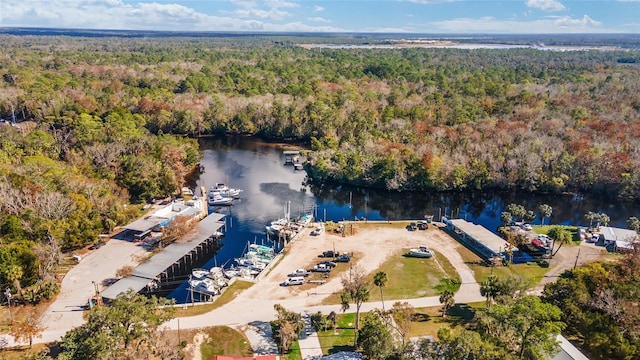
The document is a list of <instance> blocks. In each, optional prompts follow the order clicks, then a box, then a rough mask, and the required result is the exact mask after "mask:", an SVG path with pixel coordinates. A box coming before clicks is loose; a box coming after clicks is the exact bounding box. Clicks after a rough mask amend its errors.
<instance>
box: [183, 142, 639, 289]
mask: <svg viewBox="0 0 640 360" xmlns="http://www.w3.org/2000/svg"><path fill="white" fill-rule="evenodd" d="M200 144H201V148H202V149H203V151H204V157H203V159H202V162H201V164H202V165H203V166H204V168H205V172H204V173H203V174H200V175H199V177H197V178H195V179H193V180H192V186H196V185H197V186H198V187H200V186H204V187H205V188H207V189H208V188H209V187H210V186H211V185H213V184H215V183H217V182H225V183H227V184H228V185H229V186H230V187H234V188H240V189H243V190H244V191H243V193H242V198H241V199H239V200H236V201H234V204H233V205H232V206H230V207H223V208H218V209H211V210H215V211H218V212H223V213H225V214H228V215H229V216H227V220H226V221H227V232H226V236H225V237H224V246H223V248H222V249H221V250H220V251H219V252H218V254H217V255H216V257H215V258H214V259H211V260H210V261H209V262H208V263H207V264H206V265H205V267H212V266H214V264H218V265H221V264H232V263H233V259H234V258H235V257H239V256H241V255H242V253H243V251H244V249H245V247H246V244H247V242H257V243H260V244H264V245H268V246H274V247H279V246H281V245H279V244H274V243H273V242H272V241H271V239H269V238H267V236H266V232H265V225H267V224H268V223H269V222H270V221H272V220H275V219H278V218H281V217H282V216H283V214H284V211H285V206H286V204H287V203H289V204H290V209H291V216H298V215H300V214H302V213H305V212H308V211H313V212H314V215H315V216H316V217H317V218H318V219H320V220H332V221H341V220H353V219H355V218H358V219H360V218H367V219H369V220H400V219H422V218H423V217H424V215H434V216H435V218H436V219H439V218H440V217H441V216H444V215H447V216H451V217H459V218H464V219H466V220H469V221H473V222H475V223H477V224H480V225H483V226H485V227H486V228H488V229H489V230H492V231H495V230H496V229H497V227H498V226H499V225H500V214H501V213H502V212H503V211H504V209H505V208H506V206H507V205H508V204H511V203H516V204H521V205H524V206H525V208H527V209H528V210H533V211H534V212H536V213H537V207H538V206H539V205H540V204H548V205H551V206H552V207H553V214H552V216H551V219H550V221H551V223H553V224H574V225H587V224H588V222H587V221H586V220H585V219H584V214H586V213H587V212H589V211H593V212H604V213H606V214H608V215H609V217H610V218H611V223H610V224H611V225H612V226H619V227H626V220H627V219H628V218H629V217H630V216H640V206H638V204H634V203H624V202H620V201H617V200H615V199H609V198H603V197H593V196H592V197H587V196H585V197H576V196H574V195H532V194H528V193H527V194H523V193H517V192H495V191H483V192H468V193H443V192H389V191H383V190H376V189H362V188H356V187H349V186H340V185H330V184H324V185H322V186H317V185H306V184H305V180H306V179H305V177H306V175H305V173H304V171H296V170H294V169H293V167H292V166H291V165H288V166H286V165H284V156H283V155H282V151H283V150H285V149H287V148H286V147H285V146H283V145H278V144H270V143H265V142H260V141H257V140H254V139H251V138H244V137H232V138H212V139H205V140H201V142H200ZM196 194H199V190H197V191H196ZM539 222H540V220H539V219H537V220H536V223H539ZM546 222H547V223H548V222H549V219H546ZM181 291H182V292H181ZM185 293H186V292H185V291H184V287H183V288H181V289H179V290H178V291H177V292H174V294H172V296H171V297H174V298H176V300H177V301H184V294H185Z"/></svg>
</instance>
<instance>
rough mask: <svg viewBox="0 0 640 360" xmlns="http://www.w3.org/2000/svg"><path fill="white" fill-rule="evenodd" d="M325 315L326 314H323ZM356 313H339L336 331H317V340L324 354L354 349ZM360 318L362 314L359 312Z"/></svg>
mask: <svg viewBox="0 0 640 360" xmlns="http://www.w3.org/2000/svg"><path fill="white" fill-rule="evenodd" d="M324 315H327V314H324ZM355 319H356V314H339V315H338V326H337V327H336V332H335V333H334V332H333V329H329V330H327V331H320V332H318V340H320V347H322V353H323V354H324V355H328V354H335V353H337V352H340V351H354V347H353V341H354V334H355V332H354V329H353V327H354V326H355V321H356V320H355ZM360 319H362V314H360Z"/></svg>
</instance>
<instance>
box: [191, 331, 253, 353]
mask: <svg viewBox="0 0 640 360" xmlns="http://www.w3.org/2000/svg"><path fill="white" fill-rule="evenodd" d="M204 331H205V332H206V334H207V335H209V337H208V338H207V339H206V340H205V341H204V342H203V343H202V345H201V346H200V353H201V354H202V359H209V358H211V357H213V356H215V355H225V356H233V357H243V356H251V355H253V349H252V348H251V344H249V340H247V337H246V336H244V334H242V333H241V332H238V331H236V330H234V329H232V328H230V327H228V326H214V327H210V328H206V329H204Z"/></svg>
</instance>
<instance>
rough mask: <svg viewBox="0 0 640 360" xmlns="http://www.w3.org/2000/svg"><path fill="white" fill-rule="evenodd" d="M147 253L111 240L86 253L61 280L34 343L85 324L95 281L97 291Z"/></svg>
mask: <svg viewBox="0 0 640 360" xmlns="http://www.w3.org/2000/svg"><path fill="white" fill-rule="evenodd" d="M146 253H147V251H146V250H144V249H143V248H142V247H140V246H137V245H136V244H133V243H130V242H127V241H121V240H116V239H111V240H109V241H108V242H107V243H106V244H105V245H104V246H102V247H101V248H99V249H97V250H93V251H92V252H90V253H89V254H87V255H85V256H84V257H83V258H82V260H81V261H80V263H79V264H77V265H76V266H74V267H73V268H71V270H69V272H68V273H67V274H66V275H65V277H64V279H62V284H61V290H60V294H58V296H57V298H56V300H55V301H54V302H53V303H51V305H49V307H48V308H47V310H46V311H45V313H44V314H43V317H42V324H43V325H44V326H46V329H45V331H44V332H43V333H42V338H38V339H34V343H49V342H53V341H58V340H60V339H61V338H62V336H63V335H64V334H65V333H66V332H67V331H69V330H70V329H73V328H74V327H77V326H80V325H82V324H83V323H84V319H83V318H82V314H83V311H82V310H83V307H84V306H85V305H86V304H87V302H88V300H89V298H90V297H92V296H94V295H95V291H96V288H95V286H94V282H95V283H96V285H97V286H98V290H99V291H102V290H103V288H104V286H102V282H103V281H104V280H105V279H108V278H112V277H115V273H116V271H118V269H120V268H122V267H123V266H125V265H130V264H132V263H134V262H135V258H136V257H138V256H143V255H145V254H146ZM122 254H127V256H123V255H122ZM6 339H7V340H8V343H9V344H8V346H15V345H18V344H15V343H14V341H13V338H12V337H10V336H7V337H6Z"/></svg>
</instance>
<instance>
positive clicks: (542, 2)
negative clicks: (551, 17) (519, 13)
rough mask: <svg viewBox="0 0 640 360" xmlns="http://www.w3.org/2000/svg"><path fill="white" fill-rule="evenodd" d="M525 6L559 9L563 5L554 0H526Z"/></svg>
mask: <svg viewBox="0 0 640 360" xmlns="http://www.w3.org/2000/svg"><path fill="white" fill-rule="evenodd" d="M527 6H528V7H530V8H535V9H540V10H543V11H561V10H564V9H565V7H564V5H562V4H561V3H560V2H559V1H556V0H527Z"/></svg>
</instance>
